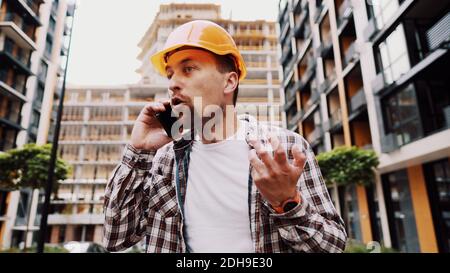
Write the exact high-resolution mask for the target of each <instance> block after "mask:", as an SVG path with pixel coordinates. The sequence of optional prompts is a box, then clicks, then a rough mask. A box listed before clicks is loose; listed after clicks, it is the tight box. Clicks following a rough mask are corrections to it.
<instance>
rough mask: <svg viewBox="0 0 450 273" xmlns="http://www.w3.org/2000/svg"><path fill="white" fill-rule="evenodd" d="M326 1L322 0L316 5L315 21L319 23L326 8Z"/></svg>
mask: <svg viewBox="0 0 450 273" xmlns="http://www.w3.org/2000/svg"><path fill="white" fill-rule="evenodd" d="M324 2H325V1H324V0H322V1H320V3H318V5H317V6H316V13H315V14H314V22H315V23H317V22H318V21H319V20H320V18H321V15H322V11H323V10H324V9H325V3H324Z"/></svg>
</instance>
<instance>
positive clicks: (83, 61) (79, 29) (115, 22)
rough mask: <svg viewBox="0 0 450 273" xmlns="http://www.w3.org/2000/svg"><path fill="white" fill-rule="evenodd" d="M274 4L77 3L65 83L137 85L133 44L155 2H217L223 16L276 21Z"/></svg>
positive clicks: (222, 0)
mask: <svg viewBox="0 0 450 273" xmlns="http://www.w3.org/2000/svg"><path fill="white" fill-rule="evenodd" d="M278 2H279V0H245V1H244V0H209V1H206V0H203V1H201V0H197V1H196V0H184V1H179V0H172V1H167V0H127V1H123V0H78V2H77V3H78V6H77V10H76V12H75V21H74V27H73V34H72V42H71V49H70V59H69V66H68V69H67V82H68V83H69V84H74V85H118V84H130V83H136V82H137V81H139V78H140V77H139V75H138V74H137V73H136V72H135V70H136V69H137V68H138V67H139V64H140V62H139V61H138V60H137V56H138V54H139V53H140V49H139V47H138V46H137V44H138V43H139V41H140V40H141V38H142V36H143V35H144V33H145V32H146V30H147V28H148V27H149V26H150V25H151V23H152V21H153V18H154V16H155V15H156V13H157V12H158V10H159V5H160V4H168V3H214V4H220V5H221V10H222V17H223V18H229V17H230V15H231V16H232V19H234V20H257V19H265V20H271V21H275V20H276V17H277V16H278Z"/></svg>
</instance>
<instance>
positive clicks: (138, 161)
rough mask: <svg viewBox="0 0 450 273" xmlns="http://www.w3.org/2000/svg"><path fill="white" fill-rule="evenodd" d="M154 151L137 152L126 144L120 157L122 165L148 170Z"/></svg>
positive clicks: (137, 150)
mask: <svg viewBox="0 0 450 273" xmlns="http://www.w3.org/2000/svg"><path fill="white" fill-rule="evenodd" d="M155 154H156V151H146V150H139V149H136V148H134V147H133V145H131V144H127V145H126V147H125V151H124V153H123V156H122V163H123V164H125V165H127V166H128V167H130V168H132V169H133V168H137V169H140V170H150V168H151V167H152V161H153V158H154V157H155Z"/></svg>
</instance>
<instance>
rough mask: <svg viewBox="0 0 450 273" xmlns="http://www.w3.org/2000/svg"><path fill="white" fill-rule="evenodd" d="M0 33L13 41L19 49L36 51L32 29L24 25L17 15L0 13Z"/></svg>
mask: <svg viewBox="0 0 450 273" xmlns="http://www.w3.org/2000/svg"><path fill="white" fill-rule="evenodd" d="M0 31H1V32H4V33H5V34H6V36H8V37H10V38H11V39H13V40H14V41H15V42H16V43H17V44H18V45H19V46H20V47H21V48H24V49H28V50H36V43H35V42H34V40H33V27H32V26H29V25H27V24H25V22H24V21H23V19H22V18H21V17H20V16H18V15H17V14H14V13H9V12H0Z"/></svg>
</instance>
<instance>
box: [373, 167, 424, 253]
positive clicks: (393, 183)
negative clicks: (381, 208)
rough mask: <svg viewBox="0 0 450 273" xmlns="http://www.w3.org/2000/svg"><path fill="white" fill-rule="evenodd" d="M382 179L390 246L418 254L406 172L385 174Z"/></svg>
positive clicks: (418, 248) (417, 240) (414, 221)
mask: <svg viewBox="0 0 450 273" xmlns="http://www.w3.org/2000/svg"><path fill="white" fill-rule="evenodd" d="M382 178H383V187H384V196H385V198H386V211H387V213H388V219H389V229H390V233H391V238H392V245H393V246H394V247H395V248H397V249H399V250H400V251H402V252H420V247H419V239H418V236H417V229H416V220H415V216H414V209H413V204H412V200H411V199H412V198H411V193H410V190H409V181H408V174H407V172H406V170H400V171H396V172H393V173H390V174H386V175H384V176H383V177H382Z"/></svg>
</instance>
